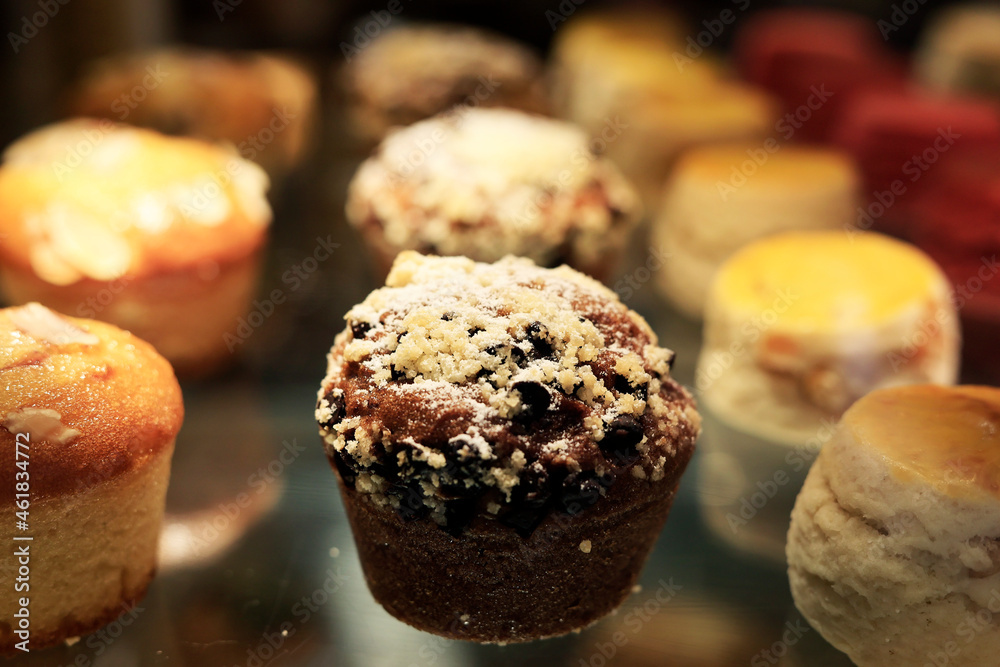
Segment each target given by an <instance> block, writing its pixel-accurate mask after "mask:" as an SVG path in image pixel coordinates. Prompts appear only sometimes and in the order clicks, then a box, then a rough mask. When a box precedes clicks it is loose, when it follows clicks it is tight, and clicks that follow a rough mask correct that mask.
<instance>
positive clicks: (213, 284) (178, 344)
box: [0, 120, 271, 374]
mask: <svg viewBox="0 0 1000 667" xmlns="http://www.w3.org/2000/svg"><path fill="white" fill-rule="evenodd" d="M267 187H268V178H267V175H266V174H265V173H264V171H263V170H262V169H261V168H260V167H259V166H257V165H256V164H254V163H253V162H250V161H247V160H244V159H242V158H240V157H239V156H238V155H236V154H235V153H233V152H232V151H230V150H227V149H225V148H222V147H219V146H215V145H212V144H208V143H205V142H202V141H199V140H195V139H186V138H178V137H167V136H164V135H161V134H159V133H157V132H153V131H151V130H143V129H137V128H131V127H128V126H124V125H116V124H114V123H111V122H110V121H106V120H104V121H92V120H74V121H68V122H65V123H59V124H55V125H50V126H48V127H45V128H42V129H40V130H37V131H35V132H33V133H31V134H29V135H27V136H26V137H24V138H22V139H21V140H19V141H17V142H16V143H14V144H13V145H12V146H10V147H9V148H8V149H7V151H6V152H5V153H4V156H3V164H2V165H0V234H3V235H4V239H5V240H4V243H2V244H0V288H2V290H3V293H4V295H5V296H6V298H7V299H8V300H9V301H10V302H12V303H26V302H28V301H39V302H41V303H44V304H46V305H48V306H50V307H52V308H54V309H56V310H58V311H60V312H65V313H70V314H72V315H75V316H81V317H90V318H97V319H102V320H105V321H108V322H111V323H113V324H116V325H117V326H120V327H122V328H123V329H128V330H130V331H132V332H133V333H135V334H136V335H137V336H139V337H140V338H143V339H144V340H147V341H149V342H150V343H152V344H153V346H154V347H156V349H157V350H158V351H159V352H160V353H161V354H162V355H164V356H165V357H167V359H169V360H170V361H171V363H172V364H174V366H175V367H176V368H177V369H178V372H181V373H188V374H200V373H206V372H208V371H210V370H211V369H213V368H214V367H216V366H218V365H220V364H221V363H222V362H223V361H225V360H227V358H229V357H230V356H231V353H232V352H233V351H234V350H233V345H232V344H231V342H230V343H227V342H226V339H224V336H225V334H226V333H227V332H230V331H232V330H234V329H235V327H236V326H237V320H238V319H239V318H240V316H241V315H243V314H244V313H245V311H246V309H247V307H248V305H249V302H250V299H251V298H252V296H253V290H254V288H255V285H256V276H257V266H258V255H259V251H260V250H261V248H262V246H263V245H264V242H265V238H266V232H267V226H268V224H269V222H270V220H271V209H270V206H269V205H268V203H267V199H266V198H265V196H264V193H265V191H266V189H267Z"/></svg>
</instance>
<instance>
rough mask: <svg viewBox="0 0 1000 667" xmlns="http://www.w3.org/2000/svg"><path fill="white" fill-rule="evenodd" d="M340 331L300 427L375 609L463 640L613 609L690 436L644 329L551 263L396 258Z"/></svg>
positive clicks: (542, 628) (575, 623)
mask: <svg viewBox="0 0 1000 667" xmlns="http://www.w3.org/2000/svg"><path fill="white" fill-rule="evenodd" d="M346 319H347V321H348V327H347V329H346V330H345V331H344V332H343V333H341V334H340V335H339V336H337V338H336V341H335V343H334V346H333V349H332V350H331V352H330V355H329V358H328V371H327V376H326V378H325V379H324V380H323V384H322V387H321V389H320V392H319V403H318V406H317V410H316V418H317V421H318V422H319V425H320V433H321V435H322V436H323V439H324V442H325V446H326V451H327V454H328V456H329V458H330V461H331V463H332V465H333V468H334V469H335V471H336V474H337V476H338V478H339V479H340V488H341V492H342V495H343V498H344V503H345V505H346V508H347V512H348V516H349V518H350V521H351V526H352V529H353V531H354V536H355V540H356V542H357V545H358V551H359V555H360V558H361V563H362V566H363V569H364V571H365V576H366V579H367V581H368V584H369V587H370V589H371V591H372V593H373V595H374V596H375V598H376V600H378V601H379V602H380V603H381V604H382V605H383V606H384V607H385V608H386V609H387V610H388V611H389V612H390V613H391V614H393V615H394V616H396V617H397V618H399V619H400V620H402V621H404V622H406V623H409V624H410V625H413V626H415V627H417V628H420V629H422V630H426V631H428V632H433V633H436V634H439V635H443V636H447V637H452V638H459V639H468V640H473V641H479V642H517V641H529V640H533V639H539V638H543V637H549V636H554V635H559V634H564V633H567V632H570V631H572V630H576V629H579V628H582V627H585V626H587V625H589V624H590V623H593V622H594V621H596V620H598V619H599V618H601V617H602V616H604V615H606V614H608V613H610V612H611V611H613V610H614V609H615V608H616V607H618V606H619V604H621V602H622V601H623V600H624V599H625V597H626V596H627V595H628V593H629V591H630V590H631V588H632V586H633V585H634V584H635V581H636V579H637V578H638V575H639V571H640V569H641V567H642V564H643V562H644V561H645V559H646V556H647V555H648V553H649V551H650V549H651V548H652V546H653V543H654V542H655V540H656V537H657V535H658V534H659V531H660V529H661V527H662V525H663V522H664V521H665V519H666V516H667V513H668V511H669V509H670V505H671V502H672V500H673V497H674V494H675V492H676V489H677V485H678V482H679V480H680V476H681V474H682V473H683V471H684V468H685V467H686V465H687V463H688V461H689V460H690V458H691V455H692V453H693V451H694V442H695V440H696V438H697V436H698V432H699V429H700V418H699V416H698V413H697V412H696V410H695V406H694V401H693V399H692V398H691V396H690V394H688V392H687V391H686V390H685V389H684V388H682V387H681V386H680V385H679V384H678V383H677V382H676V381H675V380H673V379H672V378H671V376H670V366H671V362H672V360H673V353H672V352H671V351H669V350H667V349H664V348H662V347H659V346H658V345H657V339H656V335H655V334H654V333H653V331H652V330H651V329H650V328H649V326H648V325H647V324H646V322H645V321H644V320H643V319H642V318H641V317H640V316H639V315H637V314H636V313H634V312H632V311H630V310H629V309H628V308H626V307H625V306H624V305H623V304H622V303H621V302H620V301H619V300H618V299H617V297H616V296H615V295H614V294H613V293H612V292H610V291H609V290H608V289H606V288H605V287H603V286H602V285H600V284H599V283H598V282H596V281H594V280H593V279H590V278H588V277H586V276H584V275H582V274H580V273H578V272H576V271H574V270H573V269H570V268H568V267H559V268H556V269H544V268H539V267H537V266H535V265H534V264H533V263H532V262H531V261H529V260H527V259H516V258H512V257H508V258H504V259H502V260H500V261H498V262H497V263H495V264H492V265H491V264H482V263H476V262H473V261H472V260H470V259H467V258H464V257H451V258H441V257H428V256H423V255H420V254H418V253H416V252H411V251H407V252H404V253H402V254H400V256H399V257H398V258H397V260H396V262H395V264H394V266H393V268H392V271H391V272H390V274H389V277H388V281H387V286H386V287H385V288H382V289H379V290H376V291H375V292H373V293H372V294H371V295H369V297H368V298H367V299H366V300H365V301H364V302H363V303H361V304H360V305H358V306H355V307H354V308H353V309H352V310H351V311H350V312H349V313H348V314H347V316H346Z"/></svg>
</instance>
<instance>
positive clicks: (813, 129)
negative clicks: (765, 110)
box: [733, 7, 904, 141]
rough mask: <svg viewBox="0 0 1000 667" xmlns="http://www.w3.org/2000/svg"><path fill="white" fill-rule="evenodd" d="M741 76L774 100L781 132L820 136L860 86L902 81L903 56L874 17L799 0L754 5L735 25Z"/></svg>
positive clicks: (799, 136)
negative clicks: (763, 7) (788, 5)
mask: <svg viewBox="0 0 1000 667" xmlns="http://www.w3.org/2000/svg"><path fill="white" fill-rule="evenodd" d="M733 50H734V61H735V62H736V64H737V67H738V68H739V70H740V73H741V74H742V75H743V77H744V78H745V79H746V80H747V81H750V82H752V83H754V84H756V85H758V86H761V87H762V88H764V89H765V90H767V91H769V92H770V93H772V94H773V95H775V96H776V97H777V98H778V99H780V100H781V102H782V105H783V107H784V110H783V111H784V114H785V115H784V116H783V117H782V120H781V121H780V128H779V131H780V132H781V133H782V134H783V135H784V137H785V138H786V139H791V138H793V137H794V138H795V140H797V141H824V140H826V139H828V138H829V134H830V131H831V128H832V126H833V125H834V124H835V122H836V118H837V117H838V116H839V114H840V112H841V111H842V110H843V109H844V108H847V107H848V106H850V104H851V100H852V99H853V97H854V95H855V94H856V93H857V92H859V91H862V90H866V89H870V88H875V89H880V90H885V89H892V88H898V87H901V86H902V85H903V84H904V68H903V66H902V63H901V62H900V61H899V60H898V59H897V57H896V56H894V55H893V54H892V52H891V51H890V50H889V48H888V47H886V45H885V41H884V40H883V38H882V36H881V35H879V33H878V30H877V29H876V26H875V23H874V22H873V21H871V20H869V19H868V18H866V17H864V16H861V15H858V14H850V13H846V12H840V11H834V10H828V9H818V8H802V7H797V8H794V9H774V10H769V11H764V12H759V13H757V14H755V15H754V16H752V17H750V18H749V19H748V20H747V21H746V23H745V24H743V25H741V26H740V28H739V30H738V31H737V33H736V39H735V44H734V47H733Z"/></svg>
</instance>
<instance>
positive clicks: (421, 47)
mask: <svg viewBox="0 0 1000 667" xmlns="http://www.w3.org/2000/svg"><path fill="white" fill-rule="evenodd" d="M345 57H346V58H347V64H346V65H345V66H344V69H343V71H342V79H343V83H344V88H345V90H346V93H347V96H348V113H349V117H350V119H351V125H352V127H353V129H354V132H355V134H356V135H357V137H358V138H359V139H361V141H362V143H366V144H370V145H375V144H377V143H378V142H379V141H381V140H382V139H383V138H384V137H385V135H386V134H387V133H388V131H389V130H390V129H391V128H393V127H403V126H407V125H412V124H413V123H416V122H417V121H420V120H424V119H425V118H430V117H431V116H434V115H436V114H438V113H442V112H444V111H447V110H448V109H450V108H452V107H453V106H455V105H460V106H466V107H481V106H482V107H509V108H513V109H521V110H523V111H528V112H533V113H544V112H546V111H547V110H548V101H547V99H546V93H545V88H544V85H543V70H542V63H541V60H540V59H539V57H538V56H537V55H536V54H535V53H533V52H532V51H531V49H529V48H528V47H527V46H525V45H522V44H520V43H518V42H515V41H513V40H511V39H508V38H506V37H503V36H502V35H498V34H495V33H492V32H489V31H486V30H481V29H479V28H473V27H470V26H462V25H450V24H435V23H429V24H416V25H411V26H405V27H397V28H393V29H391V30H388V31H386V32H385V33H383V34H381V35H379V36H378V37H377V38H376V39H375V40H374V41H373V42H372V43H371V44H369V45H367V46H365V47H364V48H363V49H359V50H358V52H357V53H354V52H348V53H345Z"/></svg>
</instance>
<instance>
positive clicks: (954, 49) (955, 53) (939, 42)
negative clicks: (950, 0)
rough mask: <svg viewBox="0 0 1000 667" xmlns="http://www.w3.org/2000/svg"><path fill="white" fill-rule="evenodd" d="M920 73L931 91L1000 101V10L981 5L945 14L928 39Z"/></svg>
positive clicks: (934, 23)
mask: <svg viewBox="0 0 1000 667" xmlns="http://www.w3.org/2000/svg"><path fill="white" fill-rule="evenodd" d="M916 70H917V75H918V77H919V78H920V80H921V82H922V83H924V84H925V85H927V86H928V87H930V88H934V89H937V90H942V91H949V92H956V93H980V94H986V95H991V96H993V97H1000V7H997V6H996V5H992V6H991V5H988V4H986V3H980V4H967V5H959V6H956V7H949V8H948V9H946V10H944V11H943V12H942V13H941V14H940V15H939V16H938V17H936V19H935V20H933V21H932V22H931V23H930V27H929V28H928V30H927V32H926V34H925V35H924V38H923V40H922V43H921V45H920V47H919V49H918V50H917V55H916Z"/></svg>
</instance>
